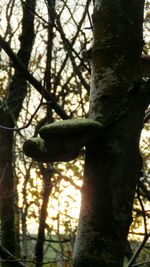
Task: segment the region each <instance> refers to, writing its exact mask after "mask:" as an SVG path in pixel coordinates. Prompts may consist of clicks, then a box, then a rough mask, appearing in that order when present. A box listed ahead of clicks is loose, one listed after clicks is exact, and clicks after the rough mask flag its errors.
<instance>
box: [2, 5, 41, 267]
mask: <svg viewBox="0 0 150 267" xmlns="http://www.w3.org/2000/svg"><path fill="white" fill-rule="evenodd" d="M35 3H36V1H35V0H26V2H25V3H24V6H23V19H22V35H21V36H20V49H19V51H18V57H19V58H20V60H22V62H23V63H24V64H25V66H26V67H27V66H28V62H29V59H30V54H31V50H32V45H33V40H34V24H33V21H34V10H35ZM26 92H27V83H26V80H25V79H24V77H23V76H22V74H21V73H20V72H19V71H17V70H16V71H15V73H14V76H13V77H12V81H11V82H10V86H9V88H8V90H7V94H6V99H5V100H4V101H3V103H2V102H1V103H0V104H1V105H0V124H1V125H3V126H6V127H12V128H13V127H14V126H15V124H16V121H17V119H18V116H19V113H20V111H21V108H22V103H23V100H24V97H25V95H26ZM13 141H14V140H13V132H12V131H8V130H3V129H1V130H0V178H1V180H0V196H1V198H0V216H1V231H2V236H1V242H2V243H1V244H2V246H3V247H4V248H6V249H7V250H8V251H9V252H11V253H12V254H13V255H15V253H16V248H17V244H16V234H15V230H16V227H15V200H16V197H15V177H14V174H13ZM10 265H11V264H9V263H7V262H6V263H5V262H4V263H3V266H6V267H8V266H10Z"/></svg>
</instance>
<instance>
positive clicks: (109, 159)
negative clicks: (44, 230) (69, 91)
mask: <svg viewBox="0 0 150 267" xmlns="http://www.w3.org/2000/svg"><path fill="white" fill-rule="evenodd" d="M143 6H144V2H143V1H141V0H131V1H126V0H117V1H116V0H111V1H108V0H97V1H96V0H95V1H94V14H93V25H94V44H93V47H92V61H91V67H92V75H91V80H92V82H91V96H90V118H92V119H94V120H97V121H99V122H101V123H103V127H104V130H103V133H102V134H100V135H99V137H98V138H97V139H96V140H95V142H94V143H92V144H91V145H88V146H87V150H86V161H85V174H84V180H83V188H82V203H81V211H80V220H79V227H78V234H77V240H76V244H75V251H74V262H73V266H74V267H90V266H91V267H122V266H123V259H124V254H125V245H126V240H127V234H128V230H129V226H130V224H131V222H132V205H133V199H134V193H135V189H136V184H137V181H138V177H139V174H140V170H141V166H142V159H141V156H140V153H139V138H140V133H141V129H142V127H143V118H144V111H145V108H146V106H147V103H146V99H145V97H144V95H143V94H142V92H141V84H142V79H141V70H140V63H139V62H140V56H141V51H142V21H143Z"/></svg>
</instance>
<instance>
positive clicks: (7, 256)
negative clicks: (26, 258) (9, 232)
mask: <svg viewBox="0 0 150 267" xmlns="http://www.w3.org/2000/svg"><path fill="white" fill-rule="evenodd" d="M0 257H1V258H2V259H3V260H5V261H6V262H9V264H10V266H12V267H13V266H14V267H25V265H24V264H23V263H21V262H20V260H19V259H16V258H15V257H14V256H13V255H12V254H11V253H10V252H9V251H8V250H6V249H5V248H3V247H2V246H0Z"/></svg>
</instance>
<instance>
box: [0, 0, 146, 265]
mask: <svg viewBox="0 0 150 267" xmlns="http://www.w3.org/2000/svg"><path fill="white" fill-rule="evenodd" d="M92 10H93V4H92V1H90V0H87V1H82V4H81V3H79V1H69V0H68V1H65V0H64V1H56V0H52V1H48V0H47V1H46V0H45V1H36V0H26V1H22V0H21V1H18V0H16V1H15V0H9V1H1V3H0V14H1V15H0V20H1V21H0V45H1V46H0V69H1V72H0V155H1V156H0V209H1V213H0V219H1V249H0V256H1V264H2V266H3V267H9V266H12V262H11V263H10V262H9V261H8V256H9V257H10V255H9V252H10V253H11V254H12V255H14V256H15V257H16V258H20V259H21V261H22V262H24V265H25V266H36V267H40V266H42V265H43V264H44V265H43V266H64V267H66V266H71V262H72V253H73V248H74V242H75V237H76V231H77V224H78V216H79V209H80V189H81V185H82V176H83V160H84V150H83V151H81V154H80V156H79V157H78V158H77V159H76V160H74V161H72V162H68V163H53V164H50V163H44V164H43V163H38V162H36V161H34V160H32V159H30V158H28V157H26V156H25V155H24V153H23V150H22V146H23V143H24V141H25V140H26V139H28V138H30V137H31V136H36V135H37V132H38V129H39V128H40V127H42V126H43V125H45V124H47V123H51V122H54V121H56V120H60V118H61V119H68V118H77V117H78V118H79V117H80V118H83V117H88V109H89V92H90V62H89V58H88V53H87V52H85V51H88V50H89V49H90V47H91V45H92V27H93V26H92V18H91V14H92ZM149 10H150V4H149V1H146V2H145V21H144V41H145V44H144V49H143V54H145V55H149V49H150V38H149V30H150V28H149V27H150V26H149V19H150V12H149ZM22 63H23V64H24V65H22ZM25 67H26V68H25ZM19 69H21V72H20V70H19ZM27 69H28V70H27ZM58 103H59V104H58ZM147 114H149V110H148V111H147ZM149 130H150V124H149V116H145V127H144V129H143V134H142V137H141V143H140V146H141V147H140V148H141V153H142V155H143V158H144V168H143V170H142V173H141V179H140V182H139V187H138V188H137V193H136V196H135V204H134V210H133V217H134V220H133V223H132V225H131V229H130V234H129V238H128V240H129V242H128V246H127V252H126V258H127V259H128V260H129V259H130V258H131V257H132V256H133V255H135V254H134V253H135V251H136V249H137V247H138V248H139V253H137V255H138V254H140V257H139V260H140V261H142V262H143V261H144V262H149V261H150V257H149V254H148V253H147V251H148V249H149V242H148V238H149V230H150V229H149V216H150V209H149V200H150V189H149V179H150V170H149V166H150V150H149V144H150V134H149ZM7 253H8V254H7ZM15 264H17V263H15ZM19 264H21V263H19V262H18V266H19ZM15 266H17V265H15ZM20 266H21V265H20ZM146 266H148V265H146Z"/></svg>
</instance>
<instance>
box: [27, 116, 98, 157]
mask: <svg viewBox="0 0 150 267" xmlns="http://www.w3.org/2000/svg"><path fill="white" fill-rule="evenodd" d="M101 128H102V127H101V124H100V123H98V122H96V121H94V120H91V119H69V120H64V121H59V122H55V123H51V124H48V125H46V126H43V127H42V128H41V129H40V130H39V135H40V137H33V138H31V139H29V140H27V141H26V142H25V143H24V147H23V149H24V152H25V154H26V155H27V156H29V157H31V158H33V159H35V160H37V161H42V162H55V161H56V162H58V161H71V160H73V159H75V158H76V157H77V156H78V155H79V153H80V150H81V148H82V147H83V146H86V145H87V144H88V143H89V142H91V141H92V140H93V139H94V138H95V137H96V136H97V135H98V134H99V133H100V130H101Z"/></svg>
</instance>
